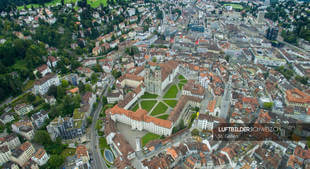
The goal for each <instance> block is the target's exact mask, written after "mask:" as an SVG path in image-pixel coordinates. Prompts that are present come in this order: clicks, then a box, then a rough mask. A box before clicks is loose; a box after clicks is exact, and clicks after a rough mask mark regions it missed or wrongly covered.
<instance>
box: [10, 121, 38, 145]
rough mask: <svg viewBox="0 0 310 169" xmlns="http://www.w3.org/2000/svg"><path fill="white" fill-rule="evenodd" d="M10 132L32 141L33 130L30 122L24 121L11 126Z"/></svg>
mask: <svg viewBox="0 0 310 169" xmlns="http://www.w3.org/2000/svg"><path fill="white" fill-rule="evenodd" d="M12 131H13V132H15V133H17V134H20V135H21V136H23V137H25V138H26V139H27V140H32V139H33V137H34V128H33V125H32V122H31V121H30V120H27V119H24V120H20V121H18V122H15V123H13V124H12Z"/></svg>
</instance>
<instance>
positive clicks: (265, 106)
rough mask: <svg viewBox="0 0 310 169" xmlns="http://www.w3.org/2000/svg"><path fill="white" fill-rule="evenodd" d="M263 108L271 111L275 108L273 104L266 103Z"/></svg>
mask: <svg viewBox="0 0 310 169" xmlns="http://www.w3.org/2000/svg"><path fill="white" fill-rule="evenodd" d="M263 106H264V108H265V109H268V110H270V109H271V108H272V106H273V103H272V102H265V103H264V105H263Z"/></svg>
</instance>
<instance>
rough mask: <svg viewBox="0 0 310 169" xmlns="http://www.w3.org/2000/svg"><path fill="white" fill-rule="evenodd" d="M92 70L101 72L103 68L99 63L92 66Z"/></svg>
mask: <svg viewBox="0 0 310 169" xmlns="http://www.w3.org/2000/svg"><path fill="white" fill-rule="evenodd" d="M93 71H95V72H103V69H102V67H101V66H100V65H99V64H96V65H95V66H94V67H93Z"/></svg>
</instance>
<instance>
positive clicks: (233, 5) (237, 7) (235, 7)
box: [224, 4, 243, 10]
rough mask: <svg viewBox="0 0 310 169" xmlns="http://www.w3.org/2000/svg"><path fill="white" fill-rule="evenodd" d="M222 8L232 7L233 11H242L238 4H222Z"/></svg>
mask: <svg viewBox="0 0 310 169" xmlns="http://www.w3.org/2000/svg"><path fill="white" fill-rule="evenodd" d="M224 6H232V8H233V9H240V10H242V9H243V7H242V5H239V4H224Z"/></svg>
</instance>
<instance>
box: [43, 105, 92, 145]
mask: <svg viewBox="0 0 310 169" xmlns="http://www.w3.org/2000/svg"><path fill="white" fill-rule="evenodd" d="M85 126H86V118H85V114H84V113H83V112H79V111H77V110H75V111H74V114H73V117H64V118H62V117H57V118H55V119H54V120H53V121H51V122H50V124H49V125H48V126H47V127H46V128H47V131H48V133H49V135H50V136H51V138H52V140H55V139H56V138H57V137H61V138H63V139H73V138H76V137H80V136H82V135H83V134H84V132H85Z"/></svg>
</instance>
